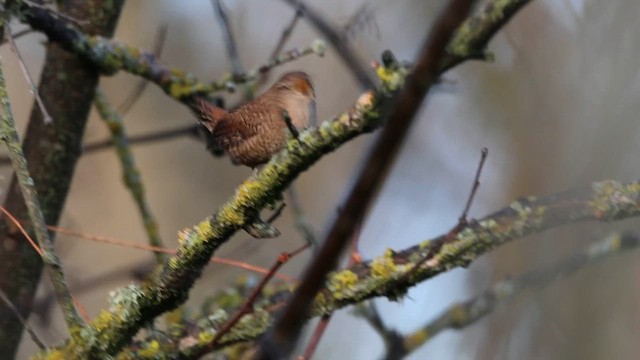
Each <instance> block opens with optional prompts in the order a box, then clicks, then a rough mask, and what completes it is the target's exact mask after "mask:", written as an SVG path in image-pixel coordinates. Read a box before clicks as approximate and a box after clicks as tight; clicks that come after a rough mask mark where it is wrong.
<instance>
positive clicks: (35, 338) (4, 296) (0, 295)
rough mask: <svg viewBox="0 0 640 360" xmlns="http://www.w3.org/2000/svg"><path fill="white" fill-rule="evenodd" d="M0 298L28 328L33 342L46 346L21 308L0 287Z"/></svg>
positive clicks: (40, 346) (42, 347) (42, 346)
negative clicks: (23, 315)
mask: <svg viewBox="0 0 640 360" xmlns="http://www.w3.org/2000/svg"><path fill="white" fill-rule="evenodd" d="M0 299H1V300H2V301H3V302H4V304H5V305H7V307H8V308H9V310H11V312H13V314H14V315H15V316H16V318H17V319H18V321H20V323H22V326H23V327H24V329H25V330H27V332H28V333H29V336H30V337H31V340H33V342H34V343H36V345H38V347H39V348H40V349H44V348H46V346H45V345H44V343H43V342H42V341H41V340H40V338H38V335H37V334H36V333H35V331H33V329H32V328H31V326H29V323H28V322H27V320H26V319H25V318H23V317H22V314H20V310H18V308H17V307H16V306H15V305H14V304H13V303H12V302H11V299H9V297H8V296H7V294H5V293H4V291H3V290H2V289H0Z"/></svg>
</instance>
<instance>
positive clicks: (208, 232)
mask: <svg viewBox="0 0 640 360" xmlns="http://www.w3.org/2000/svg"><path fill="white" fill-rule="evenodd" d="M213 230H214V229H213V227H212V226H211V221H209V219H205V220H204V221H201V222H200V223H199V224H198V225H197V226H196V233H197V234H198V239H210V238H213V237H214V234H213Z"/></svg>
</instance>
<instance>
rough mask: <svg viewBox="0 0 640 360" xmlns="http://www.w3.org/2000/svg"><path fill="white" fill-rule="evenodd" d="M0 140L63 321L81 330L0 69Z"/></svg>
mask: <svg viewBox="0 0 640 360" xmlns="http://www.w3.org/2000/svg"><path fill="white" fill-rule="evenodd" d="M0 138H1V139H2V141H3V142H4V143H5V144H6V145H7V147H8V148H9V158H10V159H11V163H12V165H13V169H14V171H15V176H16V177H17V179H18V183H19V186H20V190H21V191H22V196H23V197H24V202H25V204H26V206H27V209H28V212H29V218H30V220H31V225H32V226H33V228H34V231H35V234H36V239H37V240H38V243H39V246H40V249H41V250H42V261H43V262H44V264H45V266H46V268H47V272H48V273H49V277H50V278H51V282H52V283H53V287H54V289H55V291H56V296H57V297H58V302H59V304H60V307H61V308H62V312H63V314H64V318H65V321H66V323H67V326H68V327H69V328H76V329H78V328H81V327H83V326H84V323H83V321H82V318H81V317H80V315H79V314H78V311H77V310H76V308H75V306H74V304H73V299H72V298H71V294H70V293H69V289H68V288H67V284H66V281H65V276H64V272H63V270H62V264H61V262H60V259H59V258H58V256H57V255H56V253H55V250H54V248H53V242H52V241H51V238H50V237H49V232H48V230H47V227H46V223H45V221H44V215H43V214H42V209H41V208H40V201H39V200H38V194H37V192H36V188H35V184H34V183H33V179H32V178H31V175H30V174H29V170H28V168H27V160H26V159H25V157H24V152H23V151H22V145H21V144H20V138H19V137H18V132H17V130H16V128H15V123H14V120H13V114H12V112H11V103H10V102H9V98H8V96H7V90H6V84H5V80H4V74H3V72H2V68H1V67H0Z"/></svg>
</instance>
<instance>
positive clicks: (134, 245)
mask: <svg viewBox="0 0 640 360" xmlns="http://www.w3.org/2000/svg"><path fill="white" fill-rule="evenodd" d="M0 210H2V207H0ZM18 224H19V223H18ZM47 228H48V229H49V230H51V231H55V232H57V233H60V234H64V235H67V236H73V237H78V238H82V239H87V240H91V241H95V242H101V243H105V244H113V245H119V246H126V247H127V248H131V249H137V250H145V251H153V252H157V253H162V254H167V255H175V254H176V251H175V250H173V249H167V248H164V247H158V246H151V245H146V244H139V243H136V242H133V241H125V240H120V239H114V238H110V237H106V236H97V235H89V234H85V233H82V232H79V231H73V230H69V229H64V228H61V227H58V226H52V225H50V226H48V227H47ZM211 262H212V263H214V264H222V265H229V266H233V267H237V268H240V269H244V270H248V271H252V272H255V273H258V274H268V273H269V269H265V268H263V267H260V266H255V265H251V264H248V263H245V262H242V261H238V260H232V259H227V258H222V257H217V256H213V257H212V258H211ZM274 276H275V277H277V278H279V279H281V280H285V281H289V282H296V281H297V279H296V278H294V277H291V276H287V275H284V274H280V273H276V274H275V275H274Z"/></svg>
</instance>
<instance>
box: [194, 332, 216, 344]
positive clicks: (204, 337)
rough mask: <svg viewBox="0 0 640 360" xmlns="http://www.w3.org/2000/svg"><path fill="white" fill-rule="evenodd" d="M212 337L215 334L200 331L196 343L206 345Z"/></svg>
mask: <svg viewBox="0 0 640 360" xmlns="http://www.w3.org/2000/svg"><path fill="white" fill-rule="evenodd" d="M214 337H215V334H213V333H211V332H209V331H201V332H200V334H198V343H199V344H201V345H204V344H208V343H209V342H211V340H213V338H214Z"/></svg>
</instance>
